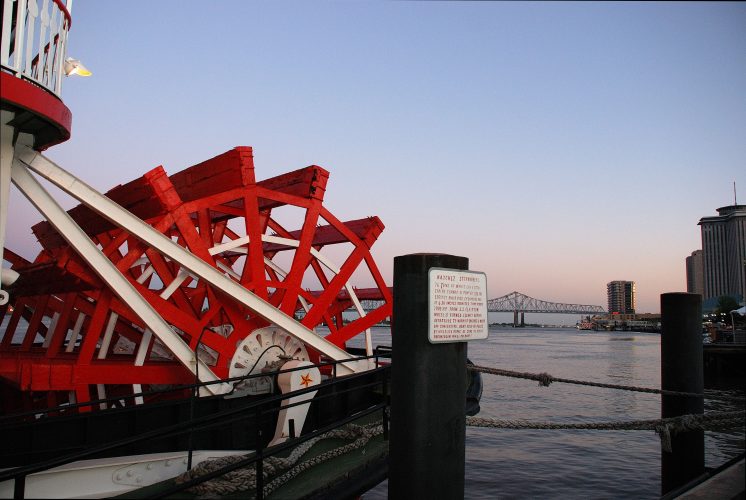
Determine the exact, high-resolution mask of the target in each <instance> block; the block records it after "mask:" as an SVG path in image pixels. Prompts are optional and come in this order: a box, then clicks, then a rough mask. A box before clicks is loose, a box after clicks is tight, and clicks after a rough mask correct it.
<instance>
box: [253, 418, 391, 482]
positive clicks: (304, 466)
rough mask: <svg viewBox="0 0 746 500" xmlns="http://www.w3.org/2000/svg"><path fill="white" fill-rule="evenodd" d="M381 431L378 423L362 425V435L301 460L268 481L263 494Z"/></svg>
mask: <svg viewBox="0 0 746 500" xmlns="http://www.w3.org/2000/svg"><path fill="white" fill-rule="evenodd" d="M382 433H383V425H381V424H378V425H376V426H373V427H363V428H362V435H361V436H360V437H359V438H357V439H356V440H355V441H353V442H352V443H348V444H346V445H344V446H339V447H337V448H334V449H333V450H329V451H325V452H324V453H320V454H318V455H316V456H315V457H313V458H311V459H310V460H306V461H304V462H301V463H300V464H298V465H296V466H295V467H293V468H292V469H290V470H289V471H287V472H285V473H284V474H283V475H281V476H279V477H277V478H275V479H274V480H273V481H272V482H271V483H269V484H268V485H267V486H266V487H265V488H264V495H265V496H266V495H269V494H270V493H271V492H273V491H274V490H276V489H277V488H279V487H280V486H282V485H283V484H285V483H286V482H288V481H290V480H291V479H293V478H294V477H295V476H297V475H298V474H300V473H301V472H304V471H306V470H308V469H310V468H311V467H315V466H316V465H318V464H320V463H322V462H325V461H327V460H330V459H332V458H334V457H338V456H341V455H344V454H346V453H349V452H351V451H353V450H356V449H358V448H362V447H363V446H365V445H366V444H367V443H368V441H370V440H371V439H372V438H373V437H375V436H377V435H379V434H382Z"/></svg>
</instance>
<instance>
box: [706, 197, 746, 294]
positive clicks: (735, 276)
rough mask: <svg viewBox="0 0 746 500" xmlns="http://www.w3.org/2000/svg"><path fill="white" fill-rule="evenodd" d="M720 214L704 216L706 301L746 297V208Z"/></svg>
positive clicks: (736, 207) (732, 208) (734, 207)
mask: <svg viewBox="0 0 746 500" xmlns="http://www.w3.org/2000/svg"><path fill="white" fill-rule="evenodd" d="M717 212H718V215H716V216H711V217H702V218H701V219H700V221H699V223H698V225H699V226H700V227H701V233H702V267H703V277H704V294H703V299H704V300H705V301H707V300H710V299H715V298H717V297H720V296H722V295H730V296H732V297H735V298H736V299H737V300H739V301H743V300H744V297H746V205H729V206H725V207H720V208H718V209H717Z"/></svg>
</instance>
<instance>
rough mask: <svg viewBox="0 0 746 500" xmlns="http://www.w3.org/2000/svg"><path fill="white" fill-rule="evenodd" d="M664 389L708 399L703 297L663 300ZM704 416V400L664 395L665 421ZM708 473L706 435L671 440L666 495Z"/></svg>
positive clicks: (665, 457)
mask: <svg viewBox="0 0 746 500" xmlns="http://www.w3.org/2000/svg"><path fill="white" fill-rule="evenodd" d="M661 328H662V330H661V389H663V390H669V391H681V392H692V393H696V394H702V391H703V390H704V381H703V380H704V378H703V377H704V375H703V368H702V365H703V361H702V296H701V295H699V294H694V293H664V294H662V295H661ZM703 412H704V398H703V397H702V396H700V397H693V396H665V395H664V396H662V397H661V415H662V417H663V418H669V417H677V416H679V415H688V414H695V413H699V414H701V413H703ZM704 472H705V445H704V431H687V432H681V433H678V434H675V435H672V436H671V451H670V452H668V451H666V450H662V452H661V494H663V495H665V494H666V493H668V492H669V491H671V490H674V489H675V488H677V487H679V486H682V485H684V484H686V483H688V482H689V481H691V480H692V479H694V478H696V477H698V476H700V475H701V474H703V473H704Z"/></svg>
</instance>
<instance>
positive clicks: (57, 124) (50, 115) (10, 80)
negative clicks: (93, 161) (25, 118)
mask: <svg viewBox="0 0 746 500" xmlns="http://www.w3.org/2000/svg"><path fill="white" fill-rule="evenodd" d="M0 89H2V90H0V98H2V102H3V103H5V102H8V103H11V104H13V105H15V106H17V107H20V108H23V109H25V110H28V111H30V112H32V113H34V114H36V115H39V117H41V118H42V119H44V120H45V121H47V122H49V124H50V125H51V126H53V127H54V128H56V129H57V130H58V131H59V137H57V138H55V139H54V140H51V141H49V142H48V143H47V144H39V145H37V146H38V149H45V148H47V147H49V146H52V145H54V144H59V143H60V142H65V141H66V140H68V139H69V138H70V130H71V129H72V121H73V115H72V113H71V112H70V110H69V109H68V108H67V106H65V104H64V103H63V102H62V101H61V100H59V99H58V98H57V97H55V96H53V95H52V94H50V93H49V92H47V91H46V90H44V89H42V88H41V87H38V86H36V85H34V84H33V83H31V82H28V81H26V80H23V79H21V78H18V77H16V76H13V75H11V74H10V73H4V72H2V73H0Z"/></svg>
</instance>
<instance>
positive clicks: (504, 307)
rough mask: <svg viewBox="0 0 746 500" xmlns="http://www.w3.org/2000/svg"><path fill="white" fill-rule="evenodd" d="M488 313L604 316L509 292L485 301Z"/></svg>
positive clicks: (369, 304) (368, 304)
mask: <svg viewBox="0 0 746 500" xmlns="http://www.w3.org/2000/svg"><path fill="white" fill-rule="evenodd" d="M360 304H361V305H362V307H363V309H364V310H366V311H371V310H373V309H375V308H376V307H378V306H380V305H381V301H380V300H377V299H366V300H361V301H360ZM487 310H488V311H489V312H513V313H519V312H521V313H554V314H606V311H605V310H604V308H603V307H601V306H592V305H584V304H564V303H561V302H549V301H546V300H540V299H535V298H533V297H529V296H528V295H524V294H522V293H520V292H510V293H509V294H507V295H503V296H502V297H498V298H496V299H490V300H488V301H487Z"/></svg>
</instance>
